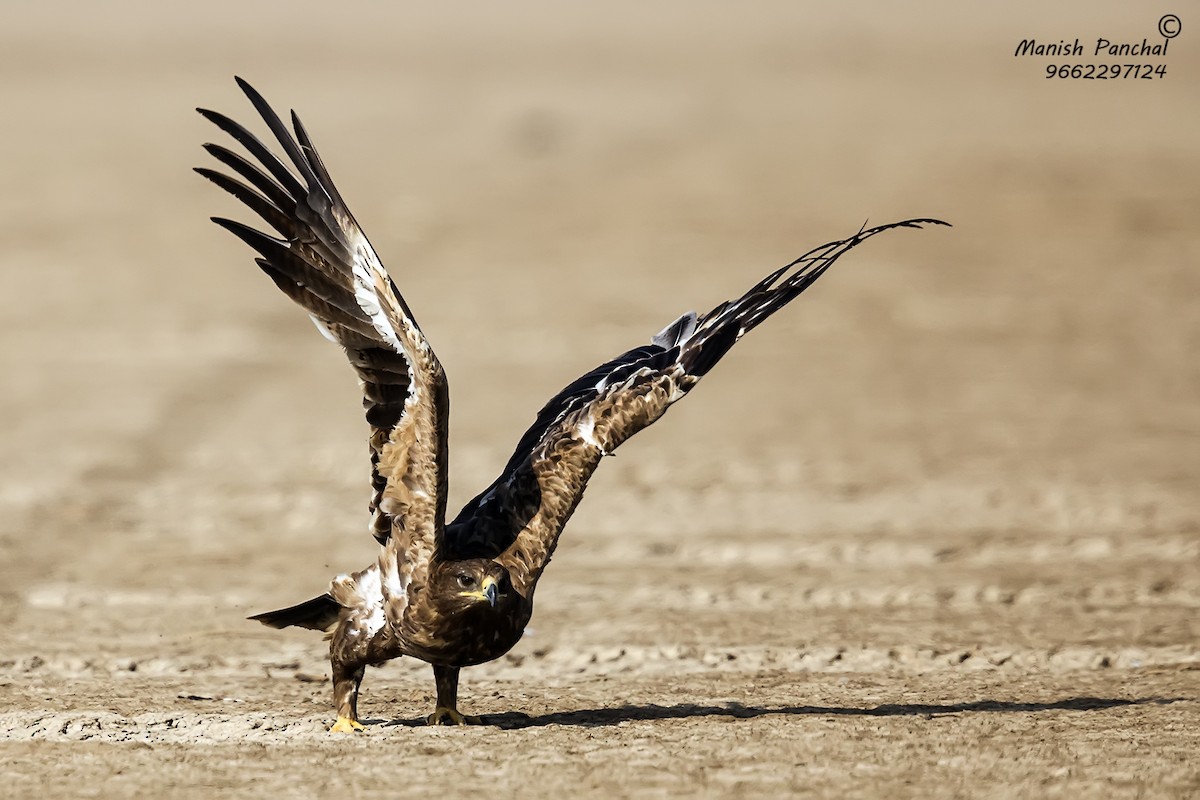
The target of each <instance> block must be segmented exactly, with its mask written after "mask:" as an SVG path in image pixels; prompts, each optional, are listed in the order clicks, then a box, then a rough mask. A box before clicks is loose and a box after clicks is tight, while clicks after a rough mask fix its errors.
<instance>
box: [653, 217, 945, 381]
mask: <svg viewBox="0 0 1200 800" xmlns="http://www.w3.org/2000/svg"><path fill="white" fill-rule="evenodd" d="M948 224H949V223H946V222H942V221H941V220H938V219H906V220H904V221H902V222H893V223H890V224H888V225H879V226H877V227H874V228H867V227H865V226H864V227H863V228H862V229H861V230H859V232H858V233H856V234H854V235H853V236H851V237H850V238H849V239H842V240H840V241H836V242H829V243H828V244H823V245H821V246H820V247H817V248H814V249H813V250H810V251H808V252H807V253H805V254H804V255H802V256H800V257H799V258H797V259H796V260H795V261H793V262H792V263H790V264H787V265H786V266H783V267H781V268H779V269H777V270H775V271H774V272H772V273H771V274H770V275H768V276H767V277H766V278H764V279H763V280H761V281H759V282H758V283H757V284H755V285H754V286H753V287H751V289H750V291H748V292H746V293H745V294H744V295H742V296H741V297H739V298H738V299H737V300H732V301H730V302H726V303H722V304H721V305H719V306H717V307H716V308H714V309H713V310H712V311H710V312H708V313H707V314H705V315H703V316H701V317H699V318H698V319H696V318H694V317H693V319H694V323H692V324H690V325H689V326H688V328H689V329H684V330H681V331H679V332H678V333H679V334H682V335H676V337H675V338H676V339H677V341H676V342H673V343H674V344H678V345H679V346H680V350H681V352H680V354H679V362H680V364H682V365H683V367H684V369H685V371H686V372H687V374H689V375H692V376H694V377H695V378H697V379H698V378H701V377H703V376H704V375H705V374H706V373H707V372H708V371H709V370H710V369H712V367H713V365H715V364H716V363H717V361H719V360H720V359H721V357H722V356H724V355H725V354H726V353H728V352H729V349H730V348H731V347H733V345H734V343H735V342H737V340H738V339H741V338H742V337H743V336H745V335H746V334H747V333H748V332H749V331H751V330H753V329H754V328H755V327H756V326H757V325H758V324H759V323H760V322H762V321H763V320H765V319H766V318H767V317H769V316H771V315H772V314H774V313H775V312H776V311H778V310H779V309H781V308H783V307H784V306H785V305H787V304H788V303H790V302H791V301H792V300H795V299H796V298H797V297H799V296H800V293H801V292H803V291H804V290H805V289H807V288H808V287H809V286H812V285H813V283H815V282H816V280H817V278H819V277H821V276H822V275H824V274H825V271H826V270H828V269H829V268H830V267H832V266H833V264H834V262H835V261H837V260H838V259H839V258H841V257H842V256H843V255H845V254H846V253H848V252H849V251H850V250H852V249H854V248H855V247H857V246H858V245H859V244H861V243H862V242H863V241H865V240H867V239H869V238H871V237H872V236H875V235H876V234H879V233H883V232H884V231H886V230H891V229H892V228H919V227H921V226H922V225H948ZM789 273H790V274H789ZM684 321H685V320H684V319H681V320H679V321H678V322H676V323H675V324H676V325H679V324H680V323H682V322H684ZM669 330H670V329H668V331H669ZM668 331H663V333H662V334H659V335H660V336H662V335H664V334H668ZM656 339H657V337H656ZM664 346H666V347H670V345H669V344H664Z"/></svg>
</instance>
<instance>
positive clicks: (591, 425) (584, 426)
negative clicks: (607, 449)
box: [575, 415, 604, 453]
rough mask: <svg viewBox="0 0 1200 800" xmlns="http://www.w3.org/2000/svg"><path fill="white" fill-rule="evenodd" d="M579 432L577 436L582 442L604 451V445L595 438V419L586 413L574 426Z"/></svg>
mask: <svg viewBox="0 0 1200 800" xmlns="http://www.w3.org/2000/svg"><path fill="white" fill-rule="evenodd" d="M575 430H576V431H577V432H578V433H579V437H580V438H581V439H583V441H584V442H586V443H587V444H590V445H591V446H592V447H595V448H596V449H597V450H599V451H600V452H601V453H603V452H604V446H603V445H601V444H600V440H599V439H597V438H596V420H595V419H593V418H592V417H591V415H588V416H586V417H584V418H583V419H582V420H580V422H579V425H578V426H577V427H576V428H575Z"/></svg>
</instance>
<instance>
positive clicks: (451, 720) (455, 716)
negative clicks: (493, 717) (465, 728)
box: [425, 706, 483, 725]
mask: <svg viewBox="0 0 1200 800" xmlns="http://www.w3.org/2000/svg"><path fill="white" fill-rule="evenodd" d="M425 724H426V725H482V724H483V717H472V716H469V715H467V714H460V713H458V709H455V708H446V707H445V706H438V707H437V708H435V709H434V710H433V713H432V714H430V715H429V716H428V717H426V718H425Z"/></svg>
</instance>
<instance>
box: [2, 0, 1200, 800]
mask: <svg viewBox="0 0 1200 800" xmlns="http://www.w3.org/2000/svg"><path fill="white" fill-rule="evenodd" d="M22 5H23V4H13V5H11V6H9V7H6V8H5V10H4V11H3V12H2V13H3V16H4V24H3V25H0V65H2V68H3V71H4V73H3V74H4V79H3V81H0V104H2V107H3V109H4V111H3V116H4V126H3V133H2V134H0V136H2V141H3V144H4V150H5V156H4V158H3V159H2V160H0V185H3V186H4V188H5V191H4V192H3V194H2V195H0V204H2V206H0V282H2V284H0V327H2V330H3V339H2V341H0V358H2V359H3V362H2V367H3V370H2V373H3V375H4V391H3V393H2V394H0V413H2V414H3V419H4V423H5V424H4V432H3V434H0V448H2V449H0V456H2V457H0V786H3V787H4V789H3V790H0V794H5V795H7V796H14V797H28V796H31V795H37V796H61V797H129V796H138V795H149V794H151V793H154V794H156V795H159V794H165V795H166V796H170V797H189V796H195V797H210V796H239V797H245V796H249V795H251V794H253V795H258V796H265V797H293V796H294V797H306V796H331V795H333V794H335V793H336V794H338V795H340V796H358V795H364V794H367V793H368V792H370V791H371V790H372V789H381V788H382V789H386V792H382V793H381V794H383V795H386V794H411V795H414V796H423V797H430V796H450V795H453V796H460V795H467V796H480V794H481V793H482V794H483V795H485V796H489V797H491V796H501V797H504V796H515V795H518V794H519V795H521V796H531V797H539V796H574V795H580V794H582V795H590V794H596V795H613V794H616V795H642V796H696V795H700V796H721V795H745V796H780V795H785V794H796V795H817V796H828V797H871V796H876V797H879V796H913V797H959V796H999V797H1003V796H1009V797H1030V796H1069V797H1072V798H1076V797H1135V796H1136V797H1143V796H1180V797H1182V796H1196V795H1197V794H1200V734H1198V731H1200V703H1198V701H1197V697H1198V695H1200V691H1198V690H1200V646H1198V644H1197V641H1198V638H1197V637H1198V633H1200V627H1198V624H1197V609H1198V608H1200V493H1198V492H1197V487H1198V485H1200V403H1198V402H1197V400H1198V398H1200V359H1197V357H1196V354H1197V352H1198V348H1200V313H1198V312H1200V308H1198V307H1197V298H1198V297H1200V270H1197V268H1196V265H1197V263H1198V261H1200V228H1198V227H1197V223H1196V220H1197V219H1200V144H1198V142H1200V136H1198V134H1200V107H1198V106H1197V104H1196V102H1195V98H1196V88H1197V84H1198V79H1200V55H1198V53H1200V50H1198V46H1197V42H1198V41H1200V16H1194V15H1191V16H1189V14H1188V13H1185V12H1186V9H1172V10H1175V11H1176V12H1177V13H1180V14H1181V16H1182V17H1183V33H1182V35H1181V36H1180V37H1179V38H1177V39H1175V40H1173V42H1172V45H1171V48H1170V51H1169V56H1168V58H1167V59H1165V63H1166V64H1167V65H1168V74H1167V77H1166V79H1164V80H1158V81H1116V82H1108V83H1099V82H1094V81H1093V82H1085V81H1072V80H1062V81H1060V80H1052V81H1047V80H1045V79H1044V78H1043V70H1044V67H1045V65H1046V63H1047V62H1046V61H1045V60H1039V59H1026V60H1018V59H1014V58H1013V57H1012V52H1013V49H1014V47H1015V45H1016V43H1017V42H1019V41H1020V39H1021V38H1024V37H1027V36H1037V37H1039V38H1043V39H1052V40H1058V39H1061V38H1074V37H1075V36H1079V37H1081V38H1082V39H1083V40H1084V41H1088V40H1089V39H1094V38H1095V37H1097V36H1106V37H1107V38H1110V39H1118V38H1125V39H1130V40H1140V39H1141V38H1142V37H1143V36H1150V37H1153V36H1154V28H1155V25H1156V22H1157V19H1158V16H1159V13H1160V12H1159V11H1158V10H1150V9H1148V8H1142V7H1141V6H1142V5H1143V4H1128V3H1115V2H1112V3H1082V2H1080V3H1074V4H1058V5H1059V6H1060V7H1059V8H1058V9H1056V10H1054V11H1047V10H1044V9H1042V8H1040V7H1039V6H1038V5H1036V4H1028V5H1016V6H1014V5H1011V4H1006V5H1004V6H1003V10H992V11H987V10H982V7H978V8H975V9H973V8H971V6H978V4H961V3H950V2H946V3H943V4H940V5H934V4H923V5H916V6H913V5H910V4H904V6H903V11H900V10H896V11H894V12H886V13H882V14H881V13H870V12H868V11H866V10H864V9H862V8H857V7H854V8H849V7H848V8H845V9H843V10H838V11H834V10H830V9H824V10H822V9H820V8H813V7H811V6H809V5H806V4H800V3H795V2H783V3H764V4H756V5H755V6H754V11H753V13H751V12H750V11H749V10H748V7H746V8H742V7H739V9H740V10H738V9H735V8H734V7H733V6H732V5H725V4H707V3H692V4H687V5H663V4H659V3H652V4H648V5H647V4H640V5H638V6H630V7H620V6H614V5H611V4H604V5H603V7H601V6H600V5H599V4H596V5H595V7H594V8H593V9H592V10H591V11H588V12H586V13H583V12H579V11H572V12H568V11H566V10H565V9H564V7H563V4H553V3H544V4H528V3H526V4H521V5H519V6H518V5H515V4H512V3H507V4H488V5H487V6H486V7H483V6H481V7H478V8H472V9H471V10H470V11H469V12H468V11H466V10H464V11H462V12H461V13H460V14H459V15H458V16H454V15H450V14H449V12H445V11H442V12H436V13H435V12H432V11H430V10H428V9H424V10H419V9H417V8H415V7H413V8H410V7H407V6H399V5H396V6H393V4H383V3H380V4H373V5H358V4H356V5H355V10H354V11H353V12H342V13H340V14H339V13H335V12H334V11H332V10H331V8H332V7H333V5H334V4H327V3H326V4H307V3H289V4H288V5H287V8H288V10H287V11H286V13H284V12H282V11H280V12H279V13H278V14H276V13H272V12H271V11H270V7H269V6H273V5H274V4H256V3H245V2H240V3H225V2H217V3H203V4H193V5H195V6H196V9H195V10H194V11H192V12H189V13H188V14H179V13H177V12H173V11H172V12H168V11H167V10H165V8H166V4H163V8H162V9H160V10H147V8H148V6H146V5H145V4H133V3H129V4H128V5H125V6H122V5H120V4H84V3H78V4H75V5H74V6H71V5H69V4H43V6H41V7H40V8H39V9H37V10H35V9H33V8H22ZM423 5H426V4H423ZM201 6H202V8H201ZM1069 6H1073V8H1072V7H1069ZM100 9H103V11H101V10H100ZM1088 60H1090V59H1085V61H1088ZM234 72H238V73H241V74H243V75H245V76H246V77H248V78H250V79H252V80H253V81H254V82H255V83H257V84H258V85H259V87H260V88H261V89H262V90H263V91H264V92H265V93H266V94H267V96H268V97H269V98H271V99H272V100H273V101H274V102H276V103H277V104H279V105H282V106H285V107H286V106H296V107H298V108H299V109H301V111H302V113H303V114H304V115H305V119H306V122H307V124H308V126H309V128H310V129H311V130H312V131H313V132H314V135H315V136H316V138H317V141H318V142H319V143H320V145H321V147H322V149H323V151H324V154H325V157H326V160H327V161H328V162H329V164H330V166H331V168H332V169H333V171H334V174H335V175H336V176H337V178H338V180H339V182H340V184H341V188H342V191H343V193H344V194H345V195H346V196H347V197H349V198H350V201H351V205H352V206H353V208H354V210H355V212H356V214H357V215H358V217H359V219H360V220H361V221H362V222H363V224H364V226H365V227H366V228H367V230H368V232H369V233H370V234H371V236H372V239H373V240H374V242H375V245H376V247H377V248H378V249H379V250H380V252H381V253H382V254H383V256H384V260H385V262H386V263H387V264H388V265H389V266H390V269H391V270H392V273H393V274H394V275H395V277H396V279H397V281H398V282H399V284H400V285H401V286H402V287H403V288H404V291H405V294H406V296H407V298H408V300H409V302H410V303H411V305H412V306H413V307H414V308H415V309H416V310H417V312H418V315H419V317H420V319H421V322H422V325H423V326H424V328H425V329H426V331H427V332H428V333H429V335H430V337H431V339H432V341H433V343H434V345H435V346H436V347H437V349H438V352H439V354H440V356H441V359H442V361H443V363H444V364H445V365H446V368H447V371H448V373H449V375H450V378H451V383H452V387H453V391H454V414H455V416H454V423H453V425H454V427H453V432H452V484H453V493H454V496H453V497H452V504H453V503H454V502H461V501H463V500H465V499H466V498H468V497H469V496H471V494H472V493H473V492H474V491H475V490H476V489H477V488H478V487H479V486H482V485H483V484H485V483H486V482H487V481H489V480H491V478H492V476H493V475H494V474H495V472H496V471H497V470H498V469H499V468H500V466H501V464H502V463H503V462H504V460H505V459H506V458H507V455H508V452H509V449H510V448H511V446H512V445H513V443H514V442H515V441H516V438H517V435H518V434H519V432H520V431H521V430H522V429H523V427H524V426H525V425H526V424H527V423H528V421H529V420H530V418H531V416H532V413H533V411H534V410H535V409H536V408H537V407H539V405H540V403H541V402H543V401H544V400H545V399H546V398H547V397H548V396H550V395H551V394H552V393H553V392H555V391H557V389H558V388H559V387H560V386H562V385H563V384H564V383H565V382H566V381H567V380H569V379H570V378H573V377H574V376H575V375H578V374H580V373H581V372H582V371H584V370H586V369H588V368H590V367H591V366H593V365H594V364H595V363H597V362H598V361H599V360H601V359H603V358H606V357H609V356H611V355H613V354H615V353H616V352H619V351H620V350H621V349H624V348H626V347H629V346H632V345H634V344H637V343H640V342H641V341H643V340H644V339H645V337H647V336H648V335H649V334H651V333H652V332H654V331H656V330H658V328H659V327H661V325H662V324H664V323H665V322H667V321H668V320H670V319H672V318H673V317H674V315H676V314H678V313H679V312H681V311H684V310H686V309H688V308H706V307H709V306H711V305H712V304H715V303H716V302H717V301H719V300H722V299H724V298H726V297H729V296H731V295H732V294H733V293H735V292H740V291H741V290H743V289H744V288H745V287H747V286H748V285H749V284H750V283H752V282H754V281H756V280H757V279H758V278H759V277H760V276H761V275H763V274H765V273H766V272H767V271H769V270H770V269H772V268H773V267H774V266H776V265H778V264H780V263H783V262H785V261H787V260H789V259H790V258H791V257H792V256H794V255H796V254H797V253H798V252H800V251H802V250H804V249H807V248H808V247H809V246H811V245H813V244H817V243H819V242H822V241H826V240H828V239H832V238H838V237H841V236H844V235H846V234H848V233H850V232H851V231H853V230H854V229H856V228H857V227H858V226H859V224H860V223H861V222H862V221H863V220H864V219H865V218H868V217H869V218H870V219H871V220H872V221H874V222H882V221H886V220H891V219H896V218H900V217H905V216H913V215H933V216H940V217H944V218H946V219H949V220H950V221H952V222H953V223H955V225H956V227H955V228H953V229H936V230H928V231H922V232H912V231H898V232H895V233H893V234H889V235H888V236H886V237H883V238H880V239H876V240H873V241H872V242H871V243H870V244H869V245H867V246H864V247H862V248H860V249H859V250H857V251H856V252H854V253H853V254H852V256H850V257H849V258H847V259H846V260H845V261H844V262H842V263H841V264H839V266H838V268H837V269H836V270H835V271H834V272H832V273H830V274H829V275H828V276H826V278H824V279H823V280H822V282H821V283H820V284H819V285H818V286H817V287H816V288H815V289H814V290H812V291H811V292H810V293H809V294H807V295H805V297H803V298H802V299H801V300H800V301H798V302H797V304H796V305H795V306H793V307H790V308H789V309H788V310H787V311H786V312H785V313H783V314H781V315H780V317H779V318H777V319H773V320H772V321H771V322H770V323H769V324H767V325H765V326H764V327H763V328H761V329H760V330H759V331H758V332H756V333H755V334H754V335H753V336H751V337H749V338H748V339H747V340H746V341H745V342H743V343H742V344H741V345H739V347H738V350H737V351H736V352H735V353H733V354H732V356H731V357H730V358H729V359H728V360H727V361H726V362H725V363H723V364H722V365H721V367H720V368H718V369H717V370H716V371H715V372H714V373H713V375H712V376H711V377H710V378H709V379H707V380H706V381H705V385H704V386H703V387H702V388H701V389H699V390H698V391H697V392H696V393H695V394H694V395H693V396H692V397H691V398H689V399H688V400H687V402H685V403H683V404H682V405H681V406H680V407H679V408H678V409H676V410H674V411H672V413H671V414H670V415H669V416H668V417H667V418H666V419H665V420H663V421H662V422H661V423H660V424H658V425H656V426H655V427H654V429H652V430H650V431H647V432H646V433H644V434H643V435H641V436H639V437H638V438H637V439H636V440H635V441H633V442H631V443H630V444H629V445H627V446H626V447H625V448H623V449H622V451H621V453H620V457H619V458H617V459H616V460H615V461H613V462H611V463H606V464H605V466H604V468H603V469H602V470H601V471H600V473H599V474H598V475H597V477H596V480H595V481H594V483H593V485H592V488H591V490H590V492H589V496H588V498H587V500H586V501H585V502H584V504H583V506H582V508H581V509H580V511H579V513H578V515H577V516H576V518H575V520H574V521H573V523H572V525H571V527H570V528H569V529H568V531H567V535H566V536H565V537H564V539H563V544H562V547H561V548H560V550H559V555H558V556H557V557H556V559H555V563H554V565H553V566H552V567H551V568H550V570H549V571H548V572H547V574H546V577H545V580H544V582H543V584H542V588H541V590H540V591H539V610H538V613H537V615H536V616H535V619H534V630H533V632H532V633H531V635H530V636H528V637H527V638H526V640H525V641H523V642H522V643H521V644H520V645H519V646H518V647H517V649H516V650H515V651H514V652H513V653H512V654H511V655H510V656H509V657H507V658H506V659H504V660H503V661H501V662H499V663H494V664H489V665H485V666H482V667H479V668H475V669H472V670H469V671H468V672H466V673H465V676H464V679H465V685H464V688H463V692H462V704H463V707H464V709H466V710H468V711H475V712H480V713H483V714H487V715H492V721H493V722H494V723H495V724H494V725H492V726H489V727H484V728H479V729H470V730H449V729H436V730H434V729H427V728H424V727H419V726H418V725H417V721H418V720H419V719H420V718H421V717H422V716H423V715H424V714H426V713H428V711H429V710H430V709H431V706H432V700H433V698H432V689H433V685H432V680H431V675H430V674H429V672H428V668H427V667H425V666H424V665H422V664H417V663H395V664H392V665H389V666H387V667H385V668H383V669H379V670H375V671H372V672H371V673H370V674H369V676H368V681H367V684H366V696H365V698H364V710H365V714H366V715H367V716H368V717H369V718H371V719H372V720H374V721H375V722H377V723H378V724H373V725H372V726H371V728H370V731H369V732H368V733H367V734H365V735H362V736H356V737H351V738H346V737H337V736H330V735H327V734H326V733H324V729H325V727H326V726H327V725H328V724H329V722H330V721H331V716H330V706H329V700H328V695H329V685H328V683H327V682H326V679H325V676H326V674H327V671H328V669H327V665H326V664H325V662H324V660H323V652H322V651H323V645H322V643H321V641H320V640H319V637H317V636H315V635H312V634H309V633H308V632H303V631H301V632H287V633H278V632H273V631H269V630H266V629H263V628H261V627H259V626H257V625H254V624H252V623H248V622H245V621H244V620H243V617H245V616H246V615H247V614H249V613H253V612H255V611H259V610H264V609H269V608H275V607H277V606H279V605H281V604H286V603H291V602H294V601H297V600H300V599H303V598H306V597H309V596H310V595H312V594H313V593H314V592H317V591H320V590H321V589H322V587H323V586H324V584H325V581H326V580H328V578H329V577H330V576H331V575H332V574H333V573H335V572H336V571H340V570H343V569H348V568H357V567H359V566H361V565H363V564H365V563H367V561H368V560H369V559H370V558H371V557H372V543H371V541H370V540H369V538H368V537H367V536H366V535H365V531H364V528H365V514H364V506H365V502H366V497H367V490H366V482H365V472H366V465H365V447H364V445H363V439H364V436H365V426H364V425H363V423H362V420H361V415H360V411H359V410H358V405H357V404H358V397H357V390H356V387H355V385H354V381H353V379H352V375H351V374H350V372H349V370H348V369H347V368H346V367H345V365H344V364H343V363H341V358H340V355H339V354H338V353H337V352H336V351H335V350H334V349H332V348H330V347H329V346H328V345H327V344H326V343H324V342H323V341H322V340H321V339H320V338H319V337H318V336H316V335H315V333H314V331H313V330H312V328H311V326H310V325H309V323H308V321H307V320H305V319H304V318H303V315H301V314H299V313H297V312H296V309H294V308H292V307H291V306H290V305H289V304H288V303H287V302H286V301H285V299H284V298H283V297H282V296H280V295H278V293H277V292H276V291H275V289H274V287H272V286H270V284H269V282H268V281H266V280H265V279H264V278H263V277H262V276H261V275H260V274H258V272H257V270H255V269H254V267H253V265H252V264H251V262H250V255H249V253H248V252H247V251H246V249H245V248H244V247H242V246H241V245H240V244H239V243H237V242H235V241H233V240H232V238H231V237H229V236H227V235H224V234H223V233H222V232H221V231H219V230H217V229H215V228H214V227H213V226H211V225H209V224H208V223H207V222H206V221H205V218H206V217H207V216H208V215H209V214H213V213H221V214H240V215H241V216H242V218H245V217H246V214H245V212H243V211H242V210H241V209H239V208H236V207H235V204H234V203H233V201H232V200H230V199H228V198H226V197H224V196H223V195H221V194H220V193H219V192H218V191H217V190H216V189H214V188H213V187H211V186H208V185H206V184H204V182H203V181H201V180H200V179H198V178H196V177H195V176H193V175H191V174H189V172H188V168H189V167H190V166H193V165H195V164H197V163H201V162H202V160H203V159H202V156H203V153H202V152H201V151H200V149H199V144H200V143H201V142H203V141H206V140H210V139H213V138H216V137H217V136H218V135H219V134H218V133H217V132H216V131H214V130H211V129H209V128H208V126H206V124H205V123H204V122H203V120H201V119H200V118H199V117H197V116H196V115H195V114H193V113H192V112H191V110H190V109H191V107H192V106H195V105H205V106H209V107H213V108H218V109H222V110H225V111H227V112H229V113H233V114H234V115H235V116H237V117H240V118H244V119H248V118H249V117H250V116H251V114H250V111H249V107H248V104H247V103H246V102H245V101H244V100H243V98H241V97H240V96H239V95H238V93H237V92H236V89H235V87H234V86H233V83H232V81H231V80H230V76H231V74H232V73H234ZM376 796H380V795H376Z"/></svg>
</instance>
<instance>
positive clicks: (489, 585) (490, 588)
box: [459, 575, 500, 608]
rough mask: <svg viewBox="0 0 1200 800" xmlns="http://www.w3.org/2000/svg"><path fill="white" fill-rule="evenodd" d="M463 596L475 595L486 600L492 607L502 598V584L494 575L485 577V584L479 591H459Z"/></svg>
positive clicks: (477, 598)
mask: <svg viewBox="0 0 1200 800" xmlns="http://www.w3.org/2000/svg"><path fill="white" fill-rule="evenodd" d="M459 594H461V595H462V596H463V597H473V598H475V599H476V600H486V601H487V602H488V605H489V606H491V607H492V608H495V607H496V603H497V602H498V601H499V600H500V584H499V583H498V582H497V581H496V579H495V578H493V577H492V576H490V575H489V576H488V577H486V578H484V579H483V585H482V586H480V587H479V591H478V592H459Z"/></svg>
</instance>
